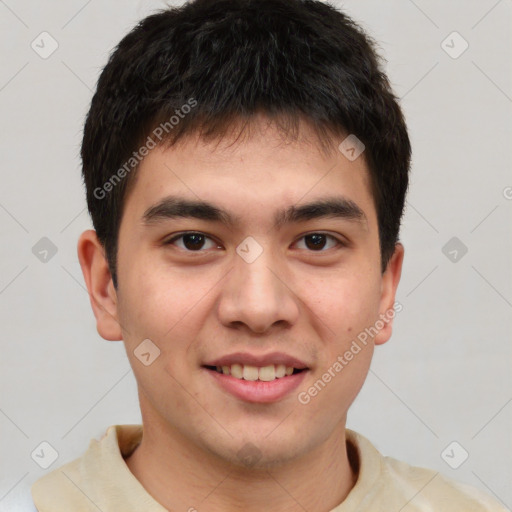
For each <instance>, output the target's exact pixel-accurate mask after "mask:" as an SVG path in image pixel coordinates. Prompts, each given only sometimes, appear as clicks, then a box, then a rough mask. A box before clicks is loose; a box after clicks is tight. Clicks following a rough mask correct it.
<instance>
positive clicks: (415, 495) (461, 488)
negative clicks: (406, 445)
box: [382, 457, 507, 512]
mask: <svg viewBox="0 0 512 512" xmlns="http://www.w3.org/2000/svg"><path fill="white" fill-rule="evenodd" d="M382 474H383V480H384V481H385V482H387V485H388V486H389V487H390V488H392V489H393V490H394V492H396V493H399V494H400V495H401V496H402V499H403V500H407V502H406V503H407V504H408V505H407V506H409V508H407V506H406V507H404V511H405V510H409V509H410V510H411V511H412V510H418V511H423V510H425V511H426V510H436V511H447V512H448V511H449V512H507V511H506V509H505V508H504V507H503V506H502V505H500V504H499V503H498V502H497V501H496V500H495V499H494V498H491V497H490V496H489V495H487V494H485V493H484V492H482V491H480V490H479V489H476V488H475V487H472V486H470V485H467V484H463V483H460V482H457V481H455V480H452V479H450V478H448V477H446V476H444V475H443V474H441V473H440V472H438V471H434V470H431V469H427V468H422V467H417V466H411V465H409V464H407V463H405V462H403V461H399V460H397V459H394V458H392V457H383V458H382Z"/></svg>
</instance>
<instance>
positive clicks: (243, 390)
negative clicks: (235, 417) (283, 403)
mask: <svg viewBox="0 0 512 512" xmlns="http://www.w3.org/2000/svg"><path fill="white" fill-rule="evenodd" d="M205 370H206V371H207V372H208V373H209V374H210V375H211V376H212V377H213V378H214V379H215V381H216V382H217V383H218V384H219V385H220V386H221V387H222V388H223V389H224V390H226V391H228V392H229V393H231V394H232V395H233V396H235V397H236V398H239V399H241V400H245V401H246V402H257V403H270V402H277V401H278V400H281V399H282V398H284V397H285V396H287V395H289V394H290V393H291V392H292V391H293V390H294V389H296V388H297V387H298V386H299V385H300V383H301V382H302V381H303V380H304V378H305V376H306V373H307V372H308V370H303V371H302V372H300V373H295V374H292V375H287V376H286V377H281V378H280V379H274V380H272V381H270V382H264V381H261V380H254V381H251V380H243V379H236V378H235V377H232V376H231V375H224V374H223V373H219V372H216V371H214V370H208V369H206V368H205Z"/></svg>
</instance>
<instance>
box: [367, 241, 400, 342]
mask: <svg viewBox="0 0 512 512" xmlns="http://www.w3.org/2000/svg"><path fill="white" fill-rule="evenodd" d="M403 261H404V246H403V245H402V244H400V243H397V244H396V245H395V252H394V253H393V256H391V258H390V260H389V262H388V265H387V267H386V271H385V272H384V274H382V282H381V296H380V307H379V320H380V321H381V322H382V323H383V324H384V326H383V327H382V329H380V330H379V332H378V333H377V334H376V335H375V338H374V343H375V345H382V344H383V343H386V341H388V340H389V338H390V337H391V333H392V330H393V318H394V317H395V314H396V311H399V310H395V308H394V304H395V295H396V289H397V288H398V283H399V282H400V276H401V275H402V263H403ZM377 321H378V320H377Z"/></svg>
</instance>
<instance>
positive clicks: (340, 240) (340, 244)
mask: <svg viewBox="0 0 512 512" xmlns="http://www.w3.org/2000/svg"><path fill="white" fill-rule="evenodd" d="M185 235H203V236H204V237H205V238H208V239H210V240H212V241H213V242H214V243H216V244H217V245H222V244H220V243H219V241H218V240H217V239H216V238H215V237H213V236H211V235H209V234H208V233H205V232H204V231H182V232H180V233H175V234H173V235H172V236H171V238H166V239H164V241H163V245H173V244H174V242H175V241H176V240H179V239H180V238H182V237H183V236H185ZM309 235H325V236H326V237H328V238H331V239H333V240H335V241H336V242H337V244H338V247H346V246H347V245H348V242H347V241H345V240H344V239H343V238H342V237H341V235H339V236H336V235H333V234H331V233H327V232H324V231H308V232H306V233H302V234H300V235H299V236H298V238H297V240H296V241H295V242H293V244H296V243H297V242H299V241H300V240H302V239H303V238H305V237H306V236H309ZM335 248H336V247H331V248H330V249H335ZM328 250H329V249H327V250H318V251H313V250H309V251H307V252H311V253H322V252H327V251H328ZM185 251H186V252H190V253H201V252H206V250H202V249H201V250H198V251H189V250H186V249H185Z"/></svg>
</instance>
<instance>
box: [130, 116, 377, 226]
mask: <svg viewBox="0 0 512 512" xmlns="http://www.w3.org/2000/svg"><path fill="white" fill-rule="evenodd" d="M234 133H238V136H227V137H225V138H223V139H220V140H219V139H217V140H211V141H206V140H204V139H202V138H201V137H200V136H199V135H197V134H195V135H192V136H187V137H184V138H183V139H181V140H180V141H179V142H178V143H177V144H175V145H173V146H171V147H168V148H165V147H163V146H157V147H156V148H154V149H153V150H151V152H150V153H149V154H148V156H146V157H145V159H144V160H143V161H142V162H141V164H140V166H139V169H138V171H137V177H136V180H135V182H134V186H133V187H132V190H131V191H130V193H129V195H128V198H127V204H126V205H125V206H126V209H132V208H135V209H136V210H137V212H138V215H139V217H143V216H144V215H145V214H147V212H148V210H150V209H151V208H152V207H155V205H157V204H158V202H159V201H162V200H163V199H164V198H166V197H173V199H176V198H179V197H182V198H186V199H189V200H194V201H196V202H203V203H205V202H207V203H209V204H212V205H219V206H220V205H223V208H222V210H223V213H228V212H229V211H232V212H233V215H231V216H230V220H233V219H237V220H240V219H241V218H242V217H243V216H244V215H249V216H251V217H253V218H256V217H257V218H260V219H263V218H264V217H268V219H270V220H271V221H272V223H273V225H274V227H276V226H278V225H279V224H282V223H283V222H284V221H285V220H286V218H287V212H288V214H289V213H290V211H291V210H290V207H291V206H292V205H299V204H304V203H311V202H312V201H313V200H314V199H315V198H317V199H326V198H328V197H329V198H331V199H336V198H342V199H344V200H346V205H347V204H349V203H351V204H352V206H355V208H354V210H356V209H357V208H359V209H360V210H361V211H362V212H363V216H364V217H366V219H367V220H370V219H371V218H372V217H375V210H374V204H373V198H372V196H371V192H370V190H371V188H370V180H369V173H368V169H367V165H366V162H365V159H364V154H362V155H360V156H359V157H358V158H356V159H355V160H350V159H348V158H347V157H346V156H345V155H344V154H343V153H342V152H341V151H340V150H338V145H339V143H341V142H342V141H343V140H344V136H342V137H340V139H339V141H338V140H336V139H334V140H333V142H332V147H331V148H326V147H323V148H322V147H321V146H320V145H319V142H318V139H317V138H316V134H315V133H314V132H313V130H312V129H311V128H310V127H309V126H308V125H305V124H302V125H301V127H300V131H299V133H298V136H297V137H294V138H288V137H286V136H285V135H283V133H282V132H281V131H280V130H278V129H277V128H276V127H275V126H274V125H273V124H272V123H268V122H264V121H259V122H258V123H252V126H251V128H250V129H249V130H248V131H246V132H243V133H242V134H241V135H240V133H239V132H234ZM346 205H345V206H346ZM224 217H225V218H227V216H224Z"/></svg>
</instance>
